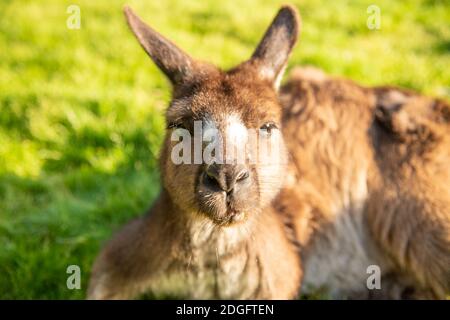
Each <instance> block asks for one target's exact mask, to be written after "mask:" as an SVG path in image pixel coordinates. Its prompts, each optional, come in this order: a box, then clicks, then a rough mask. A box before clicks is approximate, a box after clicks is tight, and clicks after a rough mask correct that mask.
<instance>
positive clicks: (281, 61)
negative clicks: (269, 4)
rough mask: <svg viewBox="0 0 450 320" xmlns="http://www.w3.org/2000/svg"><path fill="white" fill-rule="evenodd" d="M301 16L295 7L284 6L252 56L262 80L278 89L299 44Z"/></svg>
mask: <svg viewBox="0 0 450 320" xmlns="http://www.w3.org/2000/svg"><path fill="white" fill-rule="evenodd" d="M299 29H300V16H299V14H298V12H297V9H295V8H294V7H293V6H283V7H282V8H281V9H280V11H278V14H277V15H276V17H275V18H274V20H273V21H272V24H271V25H270V27H269V29H267V31H266V33H265V34H264V37H263V38H262V40H261V42H260V43H259V45H258V47H257V48H256V50H255V52H254V53H253V55H252V58H251V61H253V62H254V63H255V65H256V67H257V68H258V70H257V71H258V73H259V75H260V77H261V78H263V79H266V80H269V81H272V82H273V83H274V86H275V87H276V88H278V86H279V83H280V81H281V77H282V75H283V71H284V69H285V67H286V63H287V60H288V58H289V55H290V53H291V51H292V48H293V47H294V45H295V43H296V42H297V37H298V33H299Z"/></svg>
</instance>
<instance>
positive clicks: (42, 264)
mask: <svg viewBox="0 0 450 320" xmlns="http://www.w3.org/2000/svg"><path fill="white" fill-rule="evenodd" d="M285 2H286V1H285V0H284V1H260V0H246V1H214V0H208V1H205V0H202V1H190V0H169V1H159V0H158V1H157V0H143V1H137V0H127V1H124V0H97V1H90V0H72V1H64V0H39V1H33V0H30V1H26V0H16V1H12V0H1V1H0V298H1V299H32V298H34V299H81V298H84V297H85V290H86V286H87V281H88V279H89V272H90V268H91V265H92V262H93V260H94V258H95V256H96V254H97V253H98V250H99V248H100V246H101V245H102V243H104V241H106V240H107V239H108V238H109V237H110V236H111V234H112V233H113V232H114V231H115V230H117V229H118V228H119V227H120V225H121V224H123V223H125V222H126V221H127V220H129V219H131V218H132V217H135V216H137V215H140V214H142V213H143V212H144V211H145V210H146V209H147V208H148V207H149V206H150V204H151V202H152V200H153V199H154V198H155V196H156V195H157V193H158V190H159V183H158V172H157V168H156V167H157V156H158V150H159V146H160V143H161V140H162V135H163V131H164V126H165V125H164V118H163V112H164V109H165V107H166V105H167V103H168V101H169V99H170V86H169V84H168V82H167V81H166V80H165V78H164V77H163V75H162V74H161V73H160V72H159V71H158V70H157V68H156V67H155V66H154V65H153V63H152V62H151V61H150V59H149V58H148V57H147V55H146V54H145V53H144V51H143V50H142V49H141V48H140V47H139V45H138V43H137V41H136V40H135V38H134V36H133V35H132V34H131V32H130V31H129V30H128V27H127V25H126V23H125V20H124V17H123V14H122V8H123V5H124V4H129V5H130V6H131V7H133V9H135V11H136V12H137V13H138V14H139V15H140V16H141V17H142V18H143V19H144V20H145V21H146V22H148V23H149V24H150V25H151V26H153V27H154V28H155V29H157V30H158V31H160V32H161V33H162V34H164V35H166V36H167V37H168V38H170V39H172V40H173V41H174V42H175V43H177V44H178V45H179V46H180V47H182V48H183V49H185V50H186V51H187V52H189V53H190V54H191V55H193V56H194V57H197V58H200V59H202V60H208V61H211V62H213V63H215V64H217V65H219V66H220V67H222V68H229V67H232V66H234V65H235V64H237V63H239V62H241V61H243V60H245V59H247V58H248V57H249V56H250V55H251V53H252V51H253V49H254V48H255V46H256V44H257V43H258V41H259V39H260V38H261V37H262V35H263V33H264V31H265V29H266V27H267V26H268V25H269V23H270V21H271V19H272V18H273V17H274V15H275V14H276V12H277V10H278V9H279V7H280V5H281V4H282V3H285ZM292 3H293V4H294V5H296V6H297V8H298V9H299V10H300V13H301V15H302V20H303V26H302V31H301V39H300V41H299V43H298V44H297V47H296V49H295V51H294V53H293V56H292V58H291V59H290V63H289V67H288V71H287V74H289V70H290V69H291V68H292V67H293V66H295V65H300V64H302V65H314V66H316V67H319V68H322V69H324V70H325V71H326V72H328V73H330V74H333V75H337V76H342V77H347V78H351V79H353V80H355V81H358V82H360V83H361V84H364V85H375V84H377V85H379V84H391V85H399V86H403V87H406V88H412V89H415V90H418V91H420V92H423V93H426V94H430V95H434V96H440V97H443V98H445V99H447V100H448V99H449V98H450V71H449V66H450V23H449V22H450V2H449V1H448V0H442V1H439V0H435V1H432V0H423V1H419V0H413V1H392V0H383V1H382V0H370V1H364V0H361V1H327V0H322V1H313V0H304V1H297V0H296V1H292ZM372 4H374V5H376V6H377V7H378V8H379V9H380V10H381V12H380V13H381V15H380V18H381V20H380V22H381V24H380V26H379V27H380V28H379V29H375V30H371V29H370V28H368V26H367V20H368V19H369V17H370V15H371V14H370V13H368V12H367V9H368V7H369V6H370V5H372ZM70 5H77V6H78V7H79V9H80V22H81V24H80V28H79V29H70V28H68V26H67V22H68V19H70V17H71V14H72V13H73V12H69V13H68V12H67V10H68V7H69V6H70ZM285 78H286V77H285ZM72 264H74V265H78V266H80V268H81V289H80V290H69V289H68V288H67V286H66V279H67V277H68V274H67V273H66V268H67V267H68V266H69V265H72Z"/></svg>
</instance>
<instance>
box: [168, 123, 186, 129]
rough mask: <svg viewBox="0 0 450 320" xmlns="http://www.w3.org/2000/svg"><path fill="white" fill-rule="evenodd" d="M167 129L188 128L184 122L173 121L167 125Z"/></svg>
mask: <svg viewBox="0 0 450 320" xmlns="http://www.w3.org/2000/svg"><path fill="white" fill-rule="evenodd" d="M167 129H186V126H185V125H184V123H183V122H171V123H169V125H168V126H167Z"/></svg>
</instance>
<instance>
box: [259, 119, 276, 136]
mask: <svg viewBox="0 0 450 320" xmlns="http://www.w3.org/2000/svg"><path fill="white" fill-rule="evenodd" d="M275 129H277V125H276V124H275V123H273V122H267V123H265V124H263V125H262V126H261V128H259V130H260V131H263V132H265V133H266V134H267V135H270V134H271V133H272V130H275Z"/></svg>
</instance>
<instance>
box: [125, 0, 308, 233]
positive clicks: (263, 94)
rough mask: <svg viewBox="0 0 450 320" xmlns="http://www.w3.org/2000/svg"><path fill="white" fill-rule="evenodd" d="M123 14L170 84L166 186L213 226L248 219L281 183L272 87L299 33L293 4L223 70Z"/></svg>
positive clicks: (278, 111) (164, 158) (276, 109)
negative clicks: (235, 63) (242, 57)
mask: <svg viewBox="0 0 450 320" xmlns="http://www.w3.org/2000/svg"><path fill="white" fill-rule="evenodd" d="M125 16H126V18H127V21H128V24H129V26H130V28H131V30H132V31H133V33H134V34H135V36H136V38H137V39H138V41H139V43H140V44H141V46H142V47H143V48H144V50H145V51H146V52H147V54H148V55H149V56H150V58H151V59H152V60H153V61H154V62H155V63H156V65H157V66H158V67H159V68H160V69H161V71H162V72H164V74H165V75H166V76H167V77H168V79H169V80H170V82H171V83H172V86H173V94H172V101H171V103H170V105H169V107H168V109H167V112H166V121H167V132H166V137H165V141H164V146H163V150H162V154H161V173H162V184H163V188H164V189H165V190H166V191H167V193H168V194H169V196H170V197H171V200H172V202H173V203H174V205H176V206H177V207H178V208H179V209H180V211H182V212H187V213H195V214H197V213H199V214H201V215H203V216H207V217H209V218H210V219H212V221H214V222H215V223H216V224H218V225H231V224H233V223H237V222H243V221H247V220H250V219H248V218H251V217H252V216H255V215H256V214H257V213H258V212H259V211H261V210H262V209H263V208H264V207H266V206H267V205H268V204H269V203H270V201H271V200H272V199H273V198H274V197H275V196H276V194H277V193H278V191H279V189H280V188H281V186H282V183H283V176H284V173H285V171H284V169H285V163H286V153H285V149H284V144H283V138H282V135H281V131H280V129H281V115H282V109H281V105H280V104H279V101H278V95H277V89H278V86H279V83H280V79H281V77H282V74H283V71H284V69H285V66H286V63H287V60H288V57H289V54H290V52H291V50H292V48H293V46H294V44H295V42H296V40H297V35H298V30H299V18H298V14H297V12H296V10H295V9H294V8H293V7H290V6H285V7H283V8H281V9H280V11H279V12H278V14H277V15H276V17H275V18H274V20H273V22H272V24H271V25H270V27H269V28H268V30H267V31H266V33H265V35H264V36H263V38H262V40H261V42H260V43H259V45H258V47H257V48H256V50H255V51H254V53H253V55H252V57H251V58H250V59H249V60H247V61H245V62H243V63H241V64H240V65H238V66H237V67H235V68H232V69H231V70H228V71H222V70H220V69H219V68H217V67H215V66H212V65H210V64H207V63H204V62H200V61H197V60H195V59H193V58H191V57H190V56H189V55H188V54H186V53H185V52H183V51H182V50H181V49H180V48H178V47H177V46H176V45H175V44H173V43H172V42H170V41H169V40H167V39H166V38H165V37H163V36H162V35H160V34H159V33H157V32H156V31H155V30H153V29H152V28H150V27H149V26H148V25H146V24H145V23H144V22H143V21H141V20H140V18H139V17H137V16H136V15H135V14H134V13H133V11H132V10H131V9H130V8H128V7H126V8H125Z"/></svg>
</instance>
